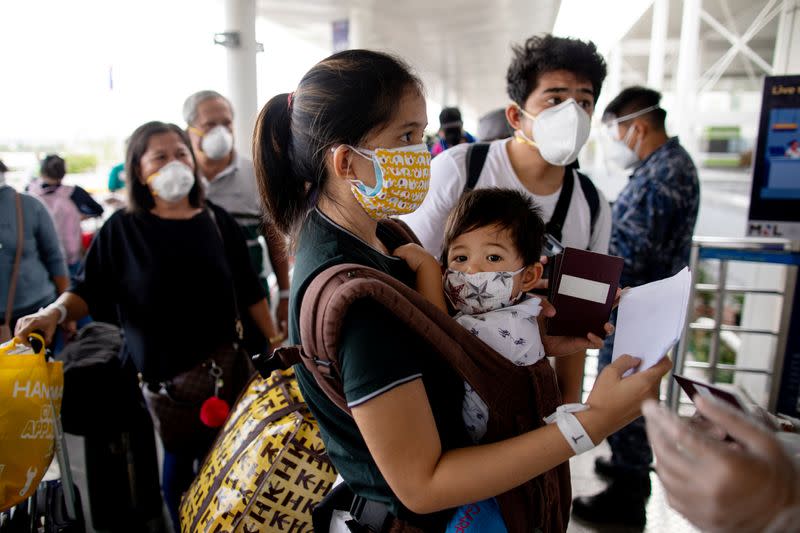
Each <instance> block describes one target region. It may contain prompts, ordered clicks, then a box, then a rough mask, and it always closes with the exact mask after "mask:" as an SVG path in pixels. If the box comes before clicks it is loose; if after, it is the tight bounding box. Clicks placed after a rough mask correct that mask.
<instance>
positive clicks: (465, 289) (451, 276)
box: [444, 267, 525, 315]
mask: <svg viewBox="0 0 800 533" xmlns="http://www.w3.org/2000/svg"><path fill="white" fill-rule="evenodd" d="M523 270H525V268H524V267H523V268H520V269H519V270H515V271H514V272H475V273H473V274H468V273H466V272H459V271H457V270H449V269H448V271H447V273H446V274H445V276H444V292H445V294H446V295H447V298H448V299H449V300H450V303H451V304H453V307H455V308H456V309H458V310H459V311H461V312H462V313H465V314H468V315H477V314H480V313H488V312H489V311H494V310H495V309H501V308H503V307H508V306H509V305H512V304H514V303H515V302H516V301H517V300H518V299H519V297H520V296H521V295H522V291H520V293H519V294H518V295H517V297H516V298H514V297H513V296H512V289H513V287H514V276H516V275H517V274H519V273H520V272H522V271H523Z"/></svg>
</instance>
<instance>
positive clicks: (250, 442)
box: [180, 371, 336, 533]
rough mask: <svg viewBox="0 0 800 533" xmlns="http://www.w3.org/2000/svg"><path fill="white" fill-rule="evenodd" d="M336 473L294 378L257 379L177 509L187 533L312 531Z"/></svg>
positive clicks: (286, 374)
mask: <svg viewBox="0 0 800 533" xmlns="http://www.w3.org/2000/svg"><path fill="white" fill-rule="evenodd" d="M335 479H336V470H335V469H334V468H333V465H332V464H331V463H330V460H329V459H328V456H327V454H326V452H325V448H324V445H323V444H322V438H321V436H320V433H319V427H318V426H317V424H316V421H315V420H314V419H313V417H312V416H311V413H310V411H309V410H308V406H307V405H306V404H305V402H303V399H302V397H301V395H300V390H299V388H298V386H297V381H296V380H295V379H294V375H293V372H292V371H286V372H277V371H276V372H274V373H273V374H272V375H271V376H270V377H269V379H268V380H263V379H260V378H255V379H254V380H253V381H251V382H250V385H249V386H248V389H247V390H246V391H245V393H244V394H243V395H242V396H241V398H240V400H239V402H238V403H237V404H236V406H235V407H234V410H233V413H232V414H231V416H230V418H229V419H228V422H227V423H226V426H225V428H224V429H223V431H222V432H221V434H220V437H219V439H218V440H217V442H216V444H215V445H214V447H213V449H212V451H211V452H210V453H209V456H208V457H207V459H206V461H205V462H204V464H203V466H202V468H201V470H200V473H199V474H198V476H197V478H196V479H195V481H194V483H193V484H192V486H191V487H190V489H189V491H188V492H187V493H186V495H185V496H184V499H183V501H182V503H181V513H180V514H181V527H182V530H183V531H184V532H189V531H192V532H195V531H197V532H216V531H230V532H242V533H245V532H256V531H276V532H279V531H287V532H293V533H294V532H297V533H300V532H309V531H312V530H313V526H312V523H311V512H312V510H313V509H314V507H315V506H316V505H317V504H318V503H319V501H320V500H322V498H323V497H324V496H325V495H326V494H327V493H328V492H329V491H330V490H331V488H332V487H333V482H334V481H335Z"/></svg>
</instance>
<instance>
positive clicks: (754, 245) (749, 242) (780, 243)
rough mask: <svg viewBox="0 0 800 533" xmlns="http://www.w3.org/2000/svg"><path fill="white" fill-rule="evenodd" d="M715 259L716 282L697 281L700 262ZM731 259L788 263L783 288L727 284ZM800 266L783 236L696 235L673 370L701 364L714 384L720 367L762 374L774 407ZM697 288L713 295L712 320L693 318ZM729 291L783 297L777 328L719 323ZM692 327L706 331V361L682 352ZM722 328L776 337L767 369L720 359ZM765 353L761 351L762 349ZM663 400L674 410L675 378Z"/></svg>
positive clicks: (798, 256) (795, 248) (794, 250)
mask: <svg viewBox="0 0 800 533" xmlns="http://www.w3.org/2000/svg"><path fill="white" fill-rule="evenodd" d="M714 259H715V260H718V261H719V267H718V270H717V282H716V283H697V274H698V273H699V272H700V263H701V261H706V260H714ZM730 262H758V263H768V264H779V265H785V266H787V267H788V268H787V271H786V278H785V283H784V286H783V289H782V290H775V289H765V288H760V287H748V286H742V285H729V284H728V278H729V263H730ZM798 265H800V252H798V243H797V242H792V241H788V240H785V239H771V238H770V239H766V238H765V239H760V238H741V239H728V238H717V237H695V238H694V239H693V242H692V252H691V257H690V261H689V268H690V269H691V271H692V273H693V276H694V280H695V281H694V282H693V284H692V288H691V293H690V295H689V303H688V310H687V319H686V324H685V325H684V330H683V334H682V335H681V339H680V341H679V343H678V347H677V349H676V350H675V351H674V354H675V357H674V361H673V365H674V372H675V373H678V374H681V373H683V372H684V369H686V368H700V369H705V370H706V371H707V372H708V376H707V377H708V379H709V381H710V382H712V383H714V382H716V380H717V376H718V372H719V371H728V372H737V373H748V374H759V375H766V376H768V378H769V380H770V385H769V387H770V395H769V404H768V405H767V406H766V407H767V408H769V409H770V410H774V408H775V404H776V402H777V397H778V388H779V386H780V379H779V378H780V375H781V371H782V365H783V354H784V352H785V350H786V340H787V334H788V330H789V320H790V319H791V314H792V306H793V301H792V300H793V298H794V293H795V284H796V282H797V266H798ZM698 293H706V294H712V295H714V296H715V298H716V301H715V305H714V317H713V323H708V321H707V320H706V321H704V322H702V321H698V320H695V317H694V310H695V296H696V295H697V294H698ZM729 294H759V295H774V296H778V297H781V298H782V308H781V316H780V327H779V328H778V330H777V331H774V330H770V329H761V328H749V327H743V326H740V325H729V324H723V315H724V311H725V300H726V296H727V295H729ZM693 331H708V332H710V335H711V339H710V343H709V350H708V361H707V362H701V361H687V360H686V359H687V353H688V351H689V344H690V340H691V337H692V332H693ZM723 332H733V333H739V334H751V335H765V336H770V337H773V338H776V339H777V342H776V343H775V354H774V357H773V364H772V365H771V368H769V369H764V368H753V367H746V366H740V365H737V364H725V363H721V362H720V345H721V336H722V333H723ZM765 355H766V354H765ZM667 404H668V405H669V406H670V407H671V408H672V409H673V410H674V411H677V410H678V407H679V404H680V387H679V386H678V384H677V383H675V382H674V381H673V382H671V383H670V384H669V386H668V387H667Z"/></svg>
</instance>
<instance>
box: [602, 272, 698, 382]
mask: <svg viewBox="0 0 800 533" xmlns="http://www.w3.org/2000/svg"><path fill="white" fill-rule="evenodd" d="M691 286H692V274H691V272H689V269H688V268H684V269H683V270H681V271H680V272H678V273H677V274H675V275H674V276H672V277H671V278H666V279H662V280H658V281H654V282H652V283H648V284H647V285H641V286H639V287H634V288H632V289H627V290H625V291H624V292H623V293H622V297H621V298H620V301H619V308H618V310H617V327H616V333H615V334H614V351H613V352H612V356H611V360H612V361H613V360H615V359H616V358H617V357H619V356H620V355H622V354H630V355H632V356H634V357H638V358H639V359H641V360H642V363H641V365H639V367H638V368H637V369H636V371H637V372H638V371H640V370H645V369H647V368H650V367H651V366H653V365H655V364H656V363H658V362H659V361H660V360H661V358H662V357H664V355H665V354H666V353H667V351H669V349H670V348H671V347H672V346H673V345H674V344H675V343H677V342H678V340H679V339H680V338H681V334H682V333H683V325H684V323H685V321H686V311H687V308H688V305H689V292H690V290H691Z"/></svg>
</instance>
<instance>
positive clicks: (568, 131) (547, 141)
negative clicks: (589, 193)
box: [514, 98, 592, 167]
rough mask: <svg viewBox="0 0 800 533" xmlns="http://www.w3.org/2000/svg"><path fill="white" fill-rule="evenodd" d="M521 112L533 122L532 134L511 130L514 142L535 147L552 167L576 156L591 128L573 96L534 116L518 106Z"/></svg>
mask: <svg viewBox="0 0 800 533" xmlns="http://www.w3.org/2000/svg"><path fill="white" fill-rule="evenodd" d="M517 107H519V110H520V112H521V113H522V114H523V115H525V116H526V117H528V118H529V119H531V120H532V121H533V126H532V127H531V136H530V137H528V135H526V133H525V132H524V131H523V130H521V129H520V130H517V131H516V132H514V135H515V138H516V140H517V141H519V142H522V143H524V144H527V145H529V146H532V147H534V148H537V149H538V150H539V153H540V154H541V155H542V159H544V160H545V161H547V162H548V163H550V164H551V165H555V166H560V167H563V166H566V165H569V164H570V163H572V162H573V161H575V160H576V159H577V158H578V153H579V152H580V151H581V148H583V145H584V144H586V140H587V139H588V138H589V130H590V129H591V126H592V124H591V119H590V118H589V114H588V113H586V111H584V110H583V109H581V107H580V106H579V105H578V103H577V102H576V101H575V99H574V98H570V99H568V100H566V101H564V102H561V103H560V104H558V105H557V106H553V107H549V108H547V109H545V110H543V111H541V112H540V113H539V114H538V115H536V116H534V115H531V114H530V113H528V112H527V111H525V110H524V109H523V108H522V107H521V106H517Z"/></svg>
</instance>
